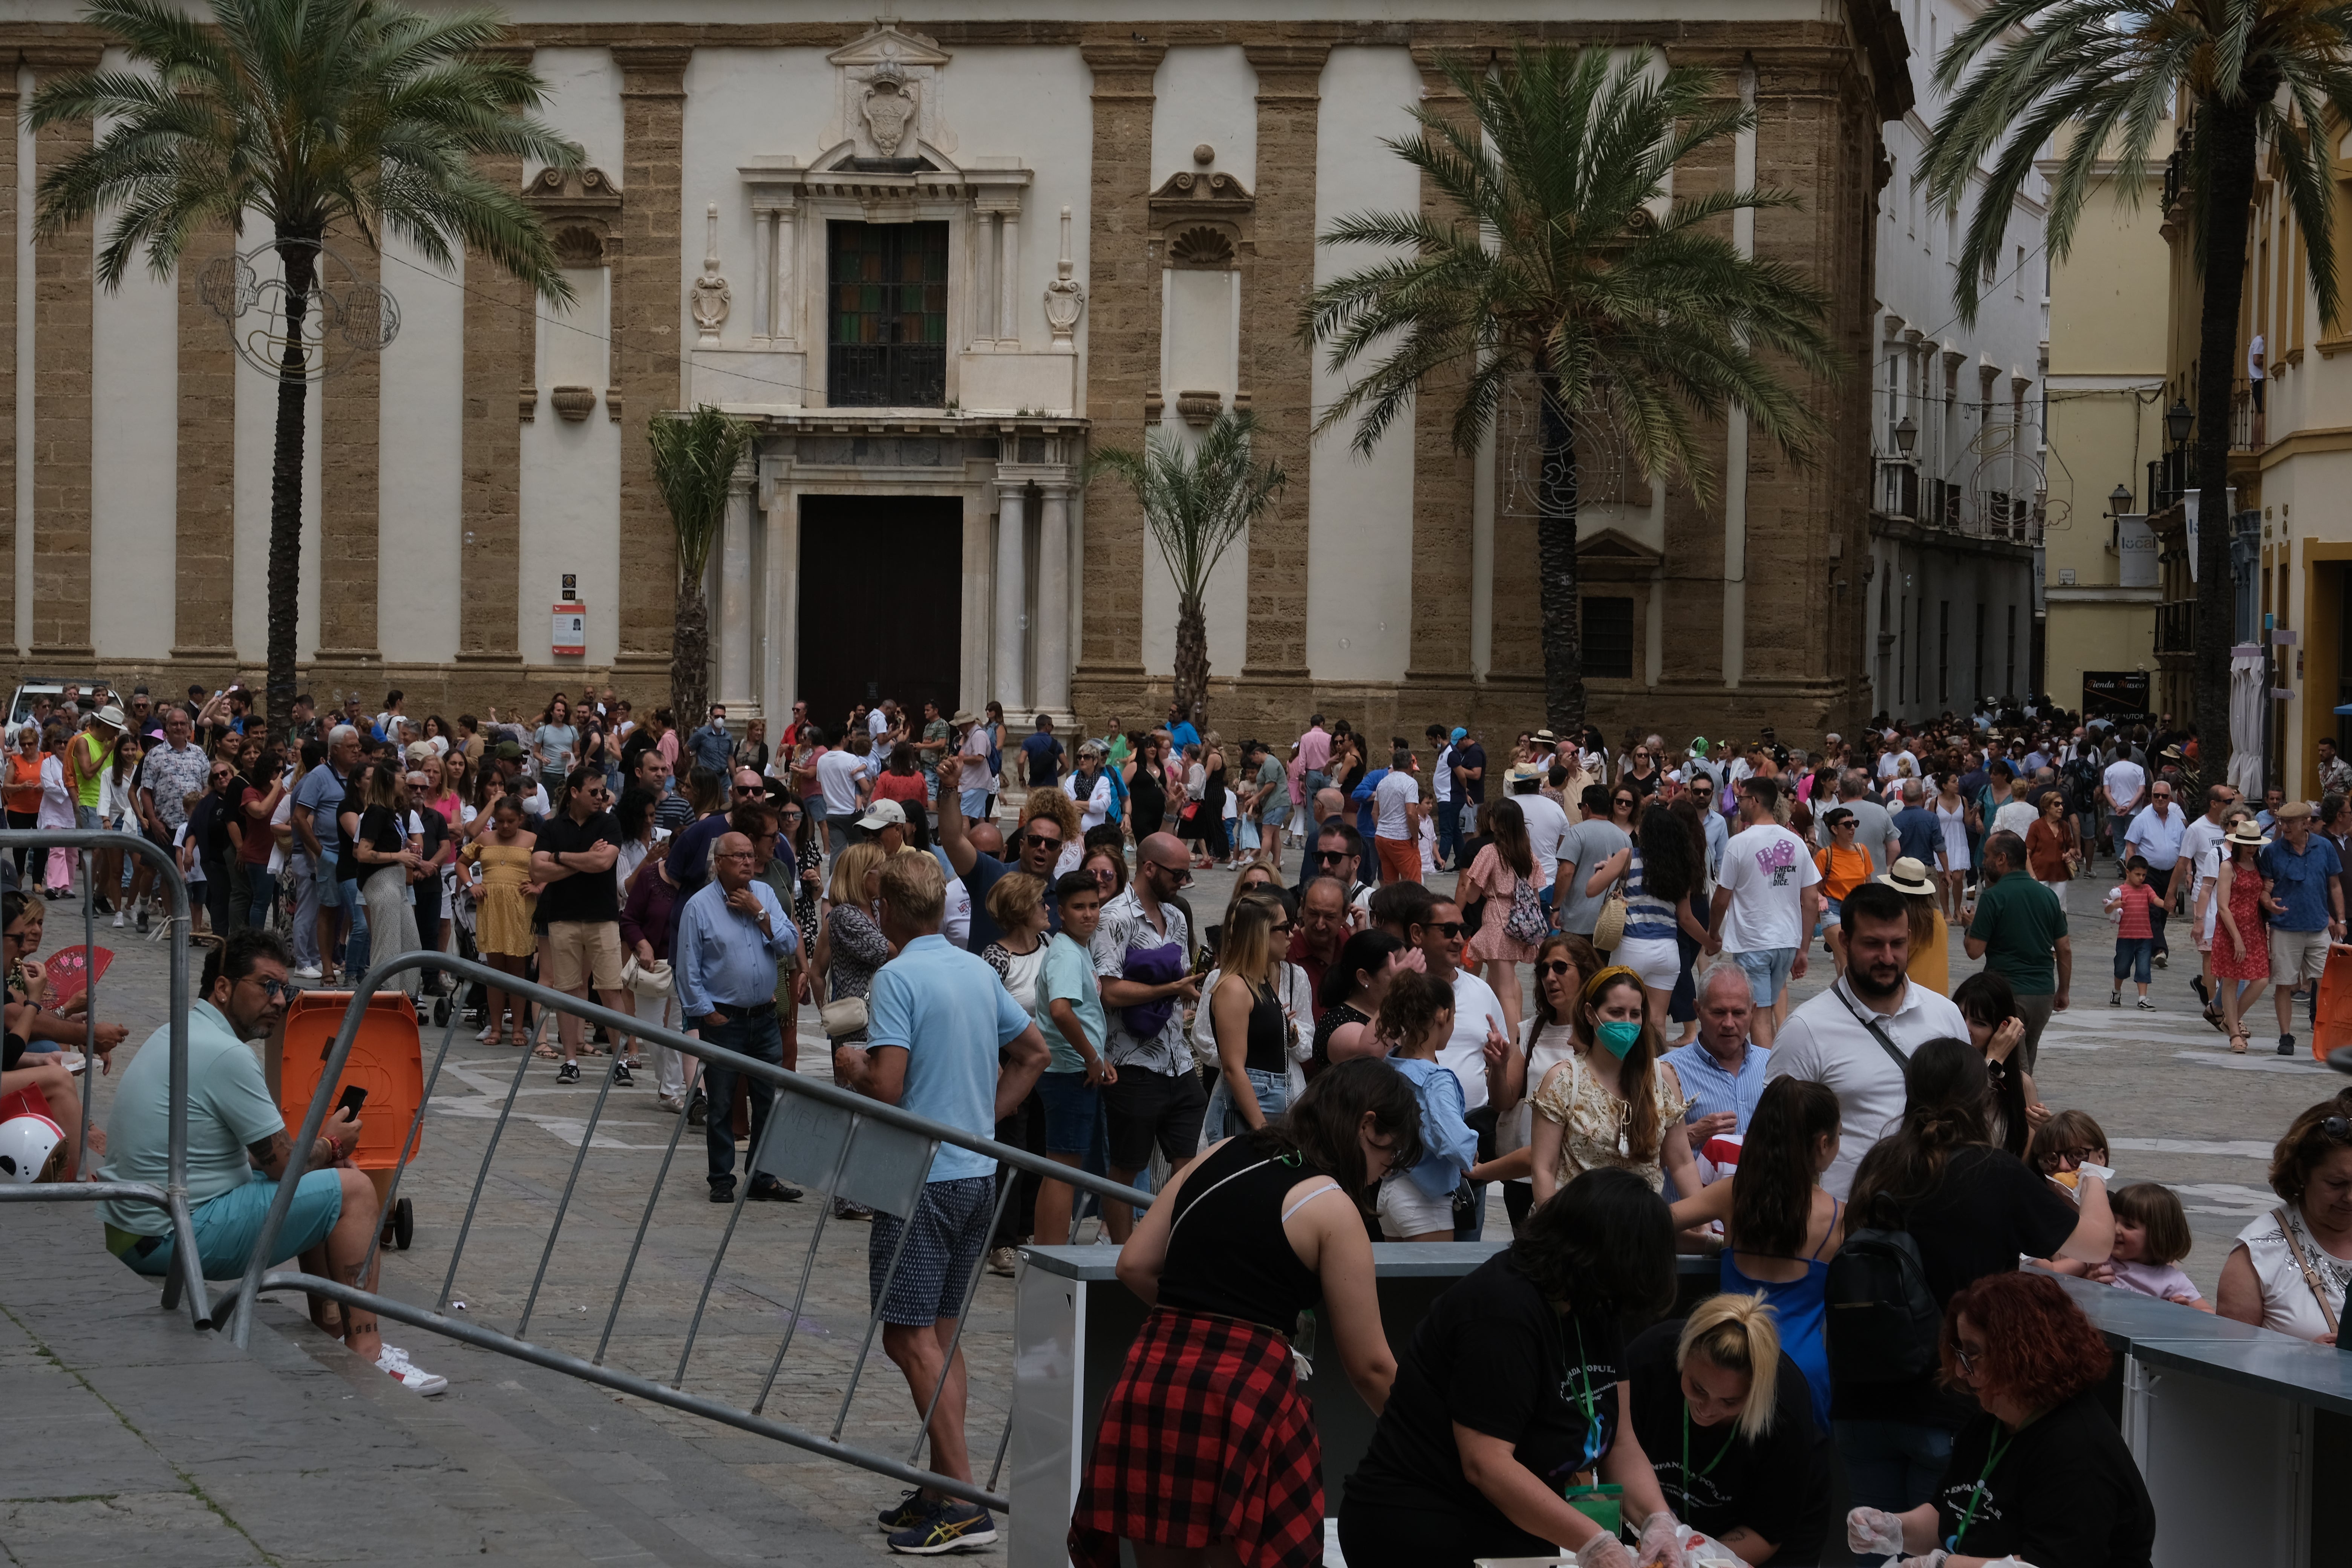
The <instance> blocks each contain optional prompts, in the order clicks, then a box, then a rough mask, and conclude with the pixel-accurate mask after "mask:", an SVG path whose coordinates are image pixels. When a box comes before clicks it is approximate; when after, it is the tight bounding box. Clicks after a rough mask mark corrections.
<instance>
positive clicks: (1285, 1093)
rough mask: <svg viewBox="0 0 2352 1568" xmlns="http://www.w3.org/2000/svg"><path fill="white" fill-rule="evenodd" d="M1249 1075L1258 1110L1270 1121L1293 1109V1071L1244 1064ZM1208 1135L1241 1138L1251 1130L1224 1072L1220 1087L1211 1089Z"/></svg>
mask: <svg viewBox="0 0 2352 1568" xmlns="http://www.w3.org/2000/svg"><path fill="white" fill-rule="evenodd" d="M1242 1071H1243V1073H1244V1074H1245V1075H1246V1076H1247V1077H1248V1079H1249V1083H1250V1092H1251V1093H1252V1094H1254V1095H1255V1096H1256V1097H1257V1109H1258V1114H1259V1115H1261V1116H1263V1117H1265V1118H1266V1119H1267V1120H1268V1121H1271V1120H1273V1119H1274V1118H1275V1117H1277V1116H1280V1115H1281V1114H1282V1113H1283V1112H1284V1111H1286V1110H1289V1109H1290V1075H1289V1074H1288V1073H1279V1072H1265V1071H1261V1070H1260V1069H1258V1068H1243V1069H1242ZM1203 1124H1204V1125H1205V1127H1206V1129H1207V1131H1206V1133H1205V1135H1204V1141H1205V1140H1206V1139H1216V1138H1238V1137H1240V1136H1241V1135H1242V1134H1243V1133H1244V1132H1246V1131H1249V1124H1248V1123H1247V1122H1245V1121H1243V1120H1242V1113H1241V1112H1240V1111H1239V1110H1235V1109H1234V1100H1233V1092H1232V1090H1230V1089H1227V1088H1226V1087H1225V1077H1224V1074H1223V1073H1219V1074H1218V1075H1217V1087H1216V1088H1214V1089H1211V1090H1210V1091H1209V1111H1208V1115H1207V1116H1206V1117H1205V1118H1203Z"/></svg>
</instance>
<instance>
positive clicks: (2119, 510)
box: [2107, 485, 2132, 517]
mask: <svg viewBox="0 0 2352 1568" xmlns="http://www.w3.org/2000/svg"><path fill="white" fill-rule="evenodd" d="M2131 503H2132V493H2131V491H2129V490H2127V489H2124V488H2123V486H2121V485H2117V486H2116V488H2115V489H2111V490H2109V491H2108V492H2107V515H2108V516H2109V517H2121V516H2123V515H2124V513H2126V512H2127V511H2129V510H2131Z"/></svg>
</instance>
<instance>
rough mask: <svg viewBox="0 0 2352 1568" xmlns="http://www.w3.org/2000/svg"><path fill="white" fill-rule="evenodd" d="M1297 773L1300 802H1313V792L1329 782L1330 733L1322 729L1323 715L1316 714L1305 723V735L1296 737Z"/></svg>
mask: <svg viewBox="0 0 2352 1568" xmlns="http://www.w3.org/2000/svg"><path fill="white" fill-rule="evenodd" d="M1296 750H1297V761H1298V765H1299V770H1300V771H1299V772H1298V773H1297V774H1296V775H1295V776H1296V777H1297V780H1298V786H1299V791H1300V793H1299V795H1298V798H1299V799H1301V800H1313V799H1314V798H1315V792H1316V791H1317V790H1318V789H1321V788H1322V787H1323V786H1324V785H1325V784H1329V783H1330V782H1331V780H1330V778H1329V776H1328V775H1329V773H1330V769H1331V731H1328V730H1326V729H1325V728H1324V727H1323V715H1322V714H1320V713H1318V714H1317V715H1315V717H1314V718H1312V719H1309V720H1308V721H1307V733H1305V734H1303V735H1301V736H1299V737H1298V744H1297V748H1296Z"/></svg>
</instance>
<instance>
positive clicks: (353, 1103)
mask: <svg viewBox="0 0 2352 1568" xmlns="http://www.w3.org/2000/svg"><path fill="white" fill-rule="evenodd" d="M366 1103H367V1090H366V1089H362V1088H361V1087H360V1086H359V1085H358V1084H355V1083H352V1084H345V1085H344V1086H343V1097H342V1098H341V1100H337V1101H335V1109H336V1110H348V1111H350V1112H351V1116H352V1121H358V1120H359V1119H360V1107H361V1106H362V1105H365V1104H366Z"/></svg>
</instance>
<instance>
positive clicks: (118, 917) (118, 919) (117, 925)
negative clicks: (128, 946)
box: [114, 909, 123, 931]
mask: <svg viewBox="0 0 2352 1568" xmlns="http://www.w3.org/2000/svg"><path fill="white" fill-rule="evenodd" d="M122 923H123V922H122V911H121V910H120V909H118V910H115V911H114V929H115V930H117V931H121V929H122Z"/></svg>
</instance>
